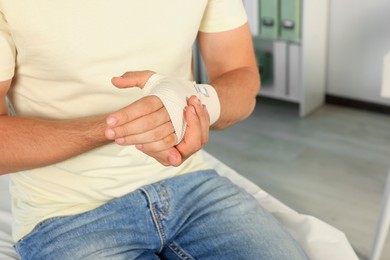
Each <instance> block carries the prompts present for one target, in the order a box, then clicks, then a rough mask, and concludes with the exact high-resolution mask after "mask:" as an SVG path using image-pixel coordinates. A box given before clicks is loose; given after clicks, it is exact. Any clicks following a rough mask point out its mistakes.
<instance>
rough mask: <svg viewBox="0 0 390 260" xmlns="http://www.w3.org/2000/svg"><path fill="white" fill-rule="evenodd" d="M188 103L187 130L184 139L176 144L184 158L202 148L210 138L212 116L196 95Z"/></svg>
mask: <svg viewBox="0 0 390 260" xmlns="http://www.w3.org/2000/svg"><path fill="white" fill-rule="evenodd" d="M188 104H189V106H188V109H187V110H186V113H185V116H186V121H187V130H186V133H185V136H184V139H183V141H182V142H181V143H179V144H178V145H177V146H176V148H177V149H178V151H179V152H180V154H181V156H182V159H183V160H185V159H187V158H188V157H190V156H191V155H192V154H194V153H195V152H197V151H199V150H200V149H202V148H203V146H205V145H206V143H207V142H208V139H209V127H210V116H209V114H208V112H207V109H206V107H205V106H204V105H202V104H201V103H200V101H199V99H198V98H196V97H194V96H193V97H191V98H190V99H189V100H188Z"/></svg>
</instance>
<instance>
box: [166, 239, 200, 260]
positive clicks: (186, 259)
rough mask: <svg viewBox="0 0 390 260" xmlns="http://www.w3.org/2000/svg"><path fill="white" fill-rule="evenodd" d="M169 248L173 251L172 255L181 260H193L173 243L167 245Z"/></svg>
mask: <svg viewBox="0 0 390 260" xmlns="http://www.w3.org/2000/svg"><path fill="white" fill-rule="evenodd" d="M169 248H170V249H171V250H172V251H173V253H175V255H177V256H178V257H179V258H180V259H182V260H193V259H194V258H192V257H191V256H190V255H189V254H188V253H187V252H185V251H184V250H183V249H182V248H181V247H180V246H178V245H177V244H176V243H175V242H173V241H172V242H171V243H170V244H169Z"/></svg>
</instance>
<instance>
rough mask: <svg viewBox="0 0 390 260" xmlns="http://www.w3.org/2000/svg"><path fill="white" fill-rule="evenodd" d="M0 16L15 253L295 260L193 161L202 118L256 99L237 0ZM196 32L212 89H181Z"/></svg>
mask: <svg viewBox="0 0 390 260" xmlns="http://www.w3.org/2000/svg"><path fill="white" fill-rule="evenodd" d="M0 11H1V19H0V33H1V35H0V53H1V54H0V55H1V57H2V59H1V61H0V81H1V84H0V89H1V91H0V95H1V99H0V100H1V105H0V108H1V114H2V116H1V118H0V148H1V154H0V156H1V158H2V159H1V162H0V173H2V174H5V173H14V174H12V179H11V183H10V189H11V193H12V196H13V214H14V219H15V221H14V230H13V237H14V240H15V242H16V250H17V251H18V253H19V255H20V256H21V258H22V259H157V258H165V259H176V258H178V259H194V258H200V259H203V258H204V259H207V258H210V259H221V258H227V259H238V258H242V259H286V257H288V258H289V259H301V258H304V253H303V252H302V250H301V249H300V248H299V247H298V246H297V245H296V243H295V241H293V239H292V238H290V237H289V235H288V234H287V233H286V232H285V231H284V230H283V228H282V227H281V226H280V225H279V224H278V223H277V222H276V221H275V220H274V219H273V218H272V217H271V216H269V214H267V213H266V212H264V210H262V209H261V208H260V206H259V205H258V204H257V203H256V201H255V200H254V199H253V198H252V197H250V196H249V195H248V194H246V193H245V192H243V191H241V190H240V189H239V188H238V187H236V186H235V185H233V184H232V183H230V182H229V181H227V180H226V179H224V178H221V177H219V176H218V175H217V174H216V173H215V172H214V171H212V170H210V169H209V168H210V167H209V166H208V165H207V164H206V163H205V162H204V161H203V159H202V158H201V155H200V154H199V153H197V151H198V150H200V149H201V148H202V146H204V145H205V143H206V142H207V140H208V131H209V128H210V124H212V125H211V128H212V129H223V128H226V127H228V126H229V125H231V124H234V123H236V122H238V121H239V120H242V119H244V118H245V117H247V116H248V115H249V114H250V113H251V112H252V110H253V107H254V105H255V97H256V94H257V93H258V88H259V86H260V82H259V75H258V72H257V68H256V64H255V59H254V56H253V49H252V44H251V37H250V33H249V30H248V26H247V24H246V17H245V12H244V10H243V7H242V2H241V1H240V0H231V1H222V0H210V1H206V0H198V1H183V0H171V1H153V2H152V1H127V0H126V1H125V0H116V1H110V2H109V1H105V2H103V1H92V0H86V1H81V2H80V1H75V0H68V1H59V0H56V1H52V0H50V1H49V0H41V1H25V0H13V1H6V0H1V1H0ZM196 38H197V39H198V41H199V46H200V48H201V50H202V54H203V57H204V60H205V64H206V67H207V72H208V76H209V79H210V84H209V85H198V84H195V83H193V82H192V70H191V64H192V46H193V43H194V41H195V39H196ZM113 85H114V86H113ZM6 95H8V96H9V97H10V99H11V101H12V103H13V105H14V106H15V110H16V112H17V114H18V116H15V117H9V116H7V108H6V105H5V101H4V100H5V96H6ZM187 99H188V100H187ZM183 110H184V112H183Z"/></svg>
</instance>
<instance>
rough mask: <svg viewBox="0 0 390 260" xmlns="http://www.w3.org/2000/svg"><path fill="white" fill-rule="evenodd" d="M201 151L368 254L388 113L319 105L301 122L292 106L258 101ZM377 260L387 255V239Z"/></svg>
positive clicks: (387, 161)
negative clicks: (242, 118) (250, 111)
mask: <svg viewBox="0 0 390 260" xmlns="http://www.w3.org/2000/svg"><path fill="white" fill-rule="evenodd" d="M206 150H207V151H208V152H210V153H211V154H213V155H214V156H216V157H217V158H219V159H220V160H221V161H223V162H224V163H225V164H227V165H229V166H230V167H232V168H234V169H235V170H237V171H238V172H239V173H241V174H242V175H244V176H246V177H247V178H249V179H250V180H252V181H253V182H255V183H257V184H258V185H259V186H260V187H262V188H263V189H264V190H265V191H267V192H269V193H270V194H272V195H273V196H274V197H276V198H278V199H279V200H281V201H283V202H284V203H285V204H287V205H288V206H290V207H292V208H293V209H295V210H297V211H299V212H301V213H305V214H310V215H313V216H315V217H318V218H320V219H322V220H324V221H325V222H327V223H329V224H331V225H333V226H335V227H336V228H338V229H340V230H342V231H343V232H345V233H346V235H347V237H348V238H349V240H350V242H351V244H352V246H353V247H354V248H355V250H356V252H357V254H358V255H359V256H360V257H361V259H366V258H367V256H368V255H369V252H370V248H371V243H372V239H373V236H374V231H375V226H376V223H377V221H378V214H379V208H380V203H381V199H382V193H383V190H384V184H385V181H386V176H387V171H388V168H389V167H390V116H388V115H383V114H376V113H372V112H367V111H362V110H355V109H350V108H345V107H340V106H333V105H325V106H324V107H322V108H320V109H319V110H317V111H316V112H315V113H313V114H312V115H311V116H309V117H307V118H305V119H301V118H299V116H298V107H297V105H295V104H291V103H286V102H281V101H275V100H270V99H260V100H259V101H258V105H257V107H256V110H255V112H254V113H253V115H252V116H251V117H250V118H248V119H247V120H245V121H243V122H240V123H238V124H236V125H234V126H232V127H230V128H229V129H225V130H223V131H217V132H212V134H211V138H210V142H209V144H208V145H207V146H206ZM381 259H390V239H387V241H386V244H385V248H384V251H383V254H382V258H381Z"/></svg>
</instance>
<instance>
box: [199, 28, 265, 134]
mask: <svg viewBox="0 0 390 260" xmlns="http://www.w3.org/2000/svg"><path fill="white" fill-rule="evenodd" d="M198 39H199V46H200V49H201V52H202V55H203V58H204V61H205V65H206V69H207V73H208V77H209V80H210V84H211V85H212V86H213V87H214V88H215V89H216V90H217V93H218V96H219V99H220V102H221V116H220V118H219V120H218V121H217V122H216V123H215V124H213V125H212V129H223V128H226V127H228V126H230V125H232V124H234V123H236V122H238V121H240V120H243V119H245V118H246V117H248V116H249V115H250V114H251V113H252V111H253V109H254V107H255V104H256V96H257V94H258V92H259V88H260V77H259V72H258V69H257V66H256V60H255V56H254V51H253V44H252V38H251V34H250V31H249V27H248V25H247V24H245V25H243V26H241V27H239V28H237V29H234V30H230V31H226V32H220V33H202V32H200V33H199V35H198Z"/></svg>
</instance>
